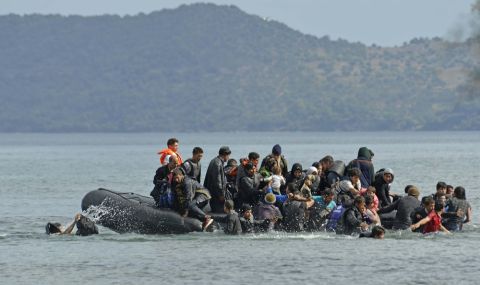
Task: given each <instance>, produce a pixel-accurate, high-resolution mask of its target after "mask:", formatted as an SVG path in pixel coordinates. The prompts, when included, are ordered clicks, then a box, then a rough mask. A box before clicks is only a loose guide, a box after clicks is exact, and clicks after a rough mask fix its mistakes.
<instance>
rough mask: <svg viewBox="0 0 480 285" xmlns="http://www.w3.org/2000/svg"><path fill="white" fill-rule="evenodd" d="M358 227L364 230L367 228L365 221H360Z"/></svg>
mask: <svg viewBox="0 0 480 285" xmlns="http://www.w3.org/2000/svg"><path fill="white" fill-rule="evenodd" d="M360 228H361V229H362V230H363V231H366V230H367V229H368V225H367V223H365V222H362V223H361V224H360Z"/></svg>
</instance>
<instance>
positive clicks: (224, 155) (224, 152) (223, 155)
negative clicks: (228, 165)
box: [218, 146, 232, 162]
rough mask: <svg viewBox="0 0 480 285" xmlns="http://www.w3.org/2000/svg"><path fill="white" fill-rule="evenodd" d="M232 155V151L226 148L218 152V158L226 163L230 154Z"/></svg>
mask: <svg viewBox="0 0 480 285" xmlns="http://www.w3.org/2000/svg"><path fill="white" fill-rule="evenodd" d="M231 153H232V151H231V150H230V148H229V147H228V146H222V147H221V148H220V149H219V150H218V156H219V157H220V158H221V159H222V160H223V161H224V162H226V161H227V160H228V159H229V158H230V154H231Z"/></svg>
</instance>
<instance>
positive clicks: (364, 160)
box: [347, 147, 375, 188]
mask: <svg viewBox="0 0 480 285" xmlns="http://www.w3.org/2000/svg"><path fill="white" fill-rule="evenodd" d="M355 167H356V168H358V169H360V172H361V173H362V175H361V176H360V182H361V183H362V188H368V186H370V185H372V184H373V182H374V181H375V169H374V167H373V163H372V152H371V151H370V149H368V148H367V147H361V148H360V149H358V155H357V158H356V159H354V160H352V161H350V163H349V164H348V166H347V169H352V168H355Z"/></svg>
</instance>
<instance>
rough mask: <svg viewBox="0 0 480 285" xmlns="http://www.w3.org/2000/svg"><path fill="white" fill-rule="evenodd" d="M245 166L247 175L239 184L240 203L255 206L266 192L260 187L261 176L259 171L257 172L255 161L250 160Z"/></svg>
mask: <svg viewBox="0 0 480 285" xmlns="http://www.w3.org/2000/svg"><path fill="white" fill-rule="evenodd" d="M243 168H244V170H245V174H246V175H245V176H243V177H242V179H240V182H239V184H238V198H239V199H238V204H239V205H243V204H249V205H250V206H254V205H256V204H257V203H258V202H259V201H260V196H262V195H263V193H264V192H263V191H262V190H260V189H259V187H260V178H259V176H258V175H257V173H255V166H254V165H253V163H251V162H249V163H247V164H246V165H245V166H244V167H243Z"/></svg>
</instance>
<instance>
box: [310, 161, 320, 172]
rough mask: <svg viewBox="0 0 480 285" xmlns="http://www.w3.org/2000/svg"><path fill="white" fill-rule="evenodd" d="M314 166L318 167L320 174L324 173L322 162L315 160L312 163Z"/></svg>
mask: <svg viewBox="0 0 480 285" xmlns="http://www.w3.org/2000/svg"><path fill="white" fill-rule="evenodd" d="M312 166H313V167H315V168H316V169H317V173H318V174H319V175H320V174H321V173H322V165H321V164H320V162H318V161H315V162H314V163H312Z"/></svg>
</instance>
